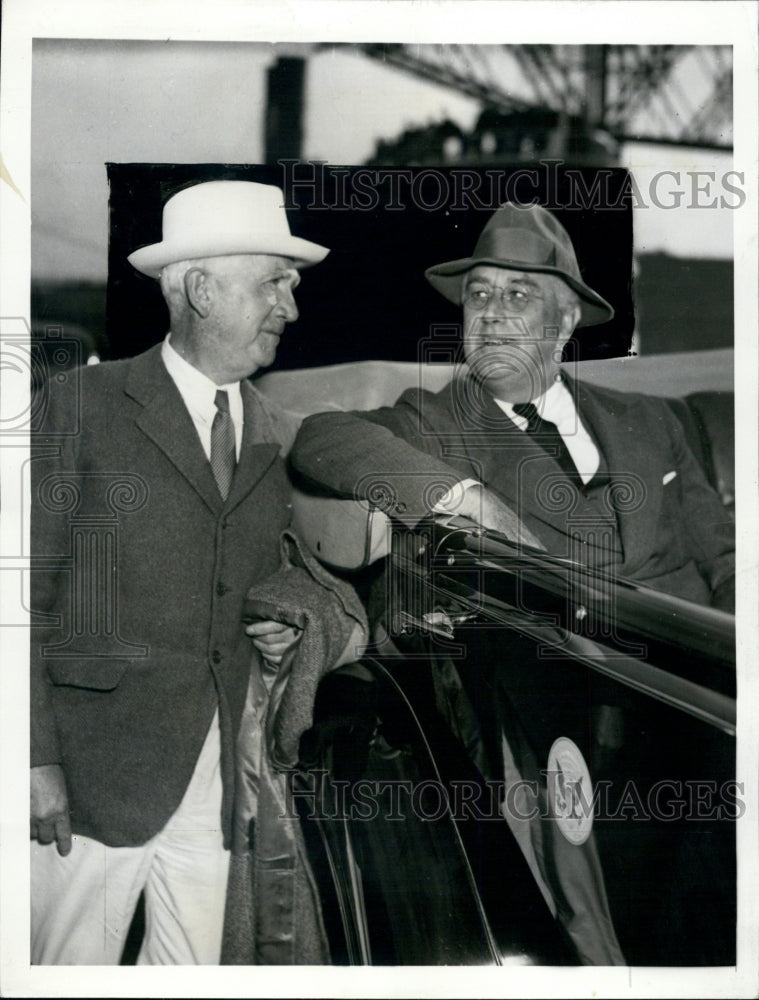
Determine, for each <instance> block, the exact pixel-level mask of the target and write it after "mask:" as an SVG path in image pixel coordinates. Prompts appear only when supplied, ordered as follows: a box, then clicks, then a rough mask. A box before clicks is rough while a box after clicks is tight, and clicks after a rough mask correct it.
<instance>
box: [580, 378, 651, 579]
mask: <svg viewBox="0 0 759 1000" xmlns="http://www.w3.org/2000/svg"><path fill="white" fill-rule="evenodd" d="M568 384H569V386H570V388H571V389H572V390H573V392H574V393H575V396H574V398H575V401H576V403H577V408H578V410H579V412H580V416H581V417H582V421H583V423H584V424H585V426H586V427H587V428H588V431H589V432H590V434H591V435H592V437H593V438H594V439H595V441H596V445H597V446H598V449H599V451H600V452H601V453H602V455H603V456H604V458H605V460H606V464H607V468H608V472H609V477H610V480H611V487H610V497H611V502H613V503H614V507H615V508H616V511H617V523H618V530H619V537H620V541H621V544H622V549H623V552H624V560H625V563H626V564H628V565H629V564H632V563H634V562H635V560H636V558H637V553H638V552H639V551H642V550H643V549H646V550H647V548H648V546H649V544H650V537H651V525H652V524H655V523H656V520H657V518H658V516H659V507H660V504H661V495H662V494H661V474H660V470H659V468H658V465H657V463H656V462H655V461H652V460H651V457H652V453H654V452H655V451H656V442H652V441H650V440H648V439H647V437H646V435H645V433H643V428H644V426H645V422H644V421H642V420H641V419H640V414H637V413H636V403H635V397H632V398H631V399H630V400H627V399H624V398H622V397H621V396H619V395H616V394H615V395H611V394H610V393H606V392H604V391H603V390H598V389H596V388H595V387H593V386H591V385H588V384H584V383H583V382H581V381H574V380H568Z"/></svg>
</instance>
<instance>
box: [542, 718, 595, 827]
mask: <svg viewBox="0 0 759 1000" xmlns="http://www.w3.org/2000/svg"><path fill="white" fill-rule="evenodd" d="M546 781H547V783H548V804H549V808H550V810H551V816H552V817H553V818H554V820H555V821H556V825H557V826H558V828H559V830H560V831H561V833H562V835H563V837H564V838H565V839H566V840H568V841H569V843H570V844H578V845H579V844H584V843H585V841H586V840H587V839H588V837H589V836H590V832H591V830H592V829H593V785H592V783H591V780H590V772H589V771H588V765H587V764H586V763H585V758H584V757H583V755H582V753H581V752H580V748H579V747H578V746H577V744H576V743H573V742H572V740H570V739H569V738H568V737H566V736H560V737H559V739H557V740H555V741H554V743H553V746H552V747H551V749H550V750H549V752H548V768H547V770H546Z"/></svg>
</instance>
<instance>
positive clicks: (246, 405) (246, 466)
mask: <svg viewBox="0 0 759 1000" xmlns="http://www.w3.org/2000/svg"><path fill="white" fill-rule="evenodd" d="M240 391H241V393H242V405H243V420H244V425H243V434H242V446H241V448H240V460H239V462H238V463H237V468H236V469H235V474H234V476H233V478H232V486H231V488H230V491H229V496H228V497H227V504H226V505H227V509H229V510H231V509H232V508H233V507H236V506H237V505H238V504H239V503H241V502H242V500H244V499H245V497H246V496H247V495H248V494H249V493H250V491H251V490H252V489H253V488H254V487H255V485H256V484H257V483H258V482H259V480H260V479H261V478H262V477H263V476H264V475H265V473H266V471H267V470H268V469H269V467H270V466H271V464H272V462H274V461H275V459H276V458H277V455H278V454H279V445H278V444H275V443H273V442H271V441H267V440H266V438H267V437H268V434H267V429H268V423H267V421H266V419H265V415H264V413H263V412H262V409H261V405H260V403H259V402H258V398H257V396H256V393H255V390H254V389H253V387H252V386H251V385H250V383H249V382H248V381H247V379H243V381H242V382H241V383H240Z"/></svg>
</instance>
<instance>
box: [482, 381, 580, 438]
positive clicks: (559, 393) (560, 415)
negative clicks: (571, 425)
mask: <svg viewBox="0 0 759 1000" xmlns="http://www.w3.org/2000/svg"><path fill="white" fill-rule="evenodd" d="M495 401H496V403H497V404H498V406H499V407H500V408H501V409H502V410H503V412H504V413H505V414H506V416H507V417H509V418H510V419H511V420H513V421H514V423H515V424H516V425H517V427H519V428H520V429H521V430H525V429H526V427H527V419H526V418H525V417H523V416H520V415H519V414H518V413H515V412H514V404H513V403H507V402H506V400H504V399H496V400H495ZM531 402H532V403H533V405H534V406H535V409H536V410H537V411H538V415H539V416H541V417H542V418H543V419H544V420H550V421H551V423H553V424H556V425H557V427H558V426H561V424H563V423H565V422H566V421H568V420H572V421H574V419H575V413H576V410H575V405H574V401H573V399H572V393H571V392H570V391H569V389H568V388H567V386H566V383H565V382H564V379H563V378H559V379H558V380H557V381H556V382H552V383H551V385H550V386H549V387H548V389H546V391H545V392H544V393H542V395H540V396H536V397H535V399H533V400H531Z"/></svg>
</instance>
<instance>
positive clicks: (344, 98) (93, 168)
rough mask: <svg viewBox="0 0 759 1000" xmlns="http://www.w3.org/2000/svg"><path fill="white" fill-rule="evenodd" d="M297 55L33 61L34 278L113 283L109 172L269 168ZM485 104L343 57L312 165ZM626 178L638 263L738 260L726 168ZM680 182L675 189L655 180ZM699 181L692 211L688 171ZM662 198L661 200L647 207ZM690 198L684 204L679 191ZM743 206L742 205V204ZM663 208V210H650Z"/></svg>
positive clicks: (685, 165) (174, 48)
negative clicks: (274, 69)
mask: <svg viewBox="0 0 759 1000" xmlns="http://www.w3.org/2000/svg"><path fill="white" fill-rule="evenodd" d="M301 51H302V47H301V46H298V45H289V46H274V45H266V44H255V43H252V44H248V43H214V42H200V43H192V42H148V41H123V40H117V41H107V40H94V41H83V40H67V39H48V40H42V41H35V44H34V50H33V59H32V176H31V182H32V213H33V226H32V240H33V243H32V248H33V252H32V274H33V277H35V278H37V279H45V280H50V279H52V280H66V279H83V280H92V281H102V280H104V279H105V277H106V275H107V260H106V254H107V240H108V187H107V182H106V173H105V166H104V165H105V163H106V162H110V161H112V162H124V163H128V162H163V163H171V162H181V163H192V162H204V163H219V162H231V163H255V162H260V160H261V157H262V155H263V145H262V133H263V115H264V101H265V86H266V76H265V74H266V68H267V67H268V66H269V65H270V64H271V63H272V62H273V60H274V59H275V57H276V55H281V54H291V53H296V52H301ZM479 110H480V108H479V105H478V103H477V102H476V101H474V100H472V99H470V98H467V97H464V96H462V95H460V94H458V93H457V92H455V91H453V90H451V89H450V88H447V87H443V86H441V85H438V84H435V83H432V82H428V81H424V80H420V79H416V78H414V77H412V76H411V75H409V74H407V73H405V72H401V71H398V70H395V69H393V68H391V67H388V66H385V65H383V64H381V63H379V62H376V61H373V60H370V59H368V58H366V57H364V56H362V55H360V54H358V53H355V52H351V51H346V50H344V49H341V50H339V51H338V50H335V49H324V50H322V51H319V52H316V53H315V54H313V55H312V56H311V58H310V60H309V63H308V66H307V76H306V106H305V116H304V119H305V120H304V124H305V134H304V149H303V155H304V158H306V159H324V160H327V161H328V162H330V163H333V164H358V163H361V162H363V161H365V160H366V158H367V157H368V156H369V155H370V154H371V152H372V151H373V149H374V146H375V143H376V141H377V139H378V138H385V139H391V138H393V137H394V136H397V135H398V134H399V133H400V132H401V131H403V130H404V129H405V128H408V127H411V126H414V127H421V126H424V125H427V124H430V123H432V122H434V121H439V120H440V119H441V118H444V117H449V118H451V119H452V120H454V121H455V122H457V123H458V124H459V125H461V126H462V127H463V128H465V129H469V128H471V127H472V125H473V124H474V121H475V119H476V117H477V115H478V113H479ZM623 165H625V166H628V167H630V168H631V170H632V171H633V174H634V176H635V177H636V179H638V177H639V178H640V187H641V192H642V194H643V200H644V201H645V202H646V203H647V206H646V207H645V208H644V207H642V206H641V207H640V208H639V210H638V211H636V213H635V239H636V248H637V250H638V251H639V252H652V251H657V250H659V251H665V252H668V253H671V254H675V255H683V256H690V255H693V256H706V257H712V258H719V259H725V258H729V257H730V256H731V255H732V227H731V222H732V219H731V211H730V210H729V209H720V208H719V198H720V196H724V195H726V194H729V192H725V191H724V189H723V188H722V187H721V186H720V179H721V178H722V177H723V175H724V173H725V171H727V170H729V169H730V168H731V166H732V164H731V158H730V155H729V154H724V153H719V154H718V153H713V152H709V151H695V150H682V149H676V148H673V147H655V146H645V147H643V146H628V147H626V148H625V149H624V150H623ZM665 170H674V171H675V172H677V171H680V176H679V177H678V178H673V177H666V176H664V177H660V178H659V179H658V180H655V178H657V176H658V175H660V174H661V172H662V171H665ZM694 170H700V171H713V172H714V174H715V179H714V181H713V182H712V181H710V180H709V179H708V178H707V179H704V180H702V182H701V183H702V184H703V185H704V193H703V194H701V195H699V196H698V197H699V198H700V200H701V202H702V203H704V204H710V203H712V202H713V201H714V198H715V197H716V198H717V206H716V207H711V208H709V209H708V210H707V209H704V210H701V211H694V210H692V204H691V202H692V197H691V193H692V192H691V187H692V179H691V178H690V176H689V175H688V174H687V171H694ZM652 183H653V184H654V192H655V198H654V200H653V201H652V199H651V197H650V192H651V185H652ZM675 189H676V190H682V191H683V194H682V195H681V196H680V201H681V204H680V205H679V207H677V205H676V202H677V201H678V198H677V196H676V194H673V193H672V192H673V190H675ZM736 198H737V196H735V197H733V199H732V200H733V201H735V200H736ZM656 200H658V201H659V202H660V203H661V204H660V205H657V204H655V203H654V201H656Z"/></svg>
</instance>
